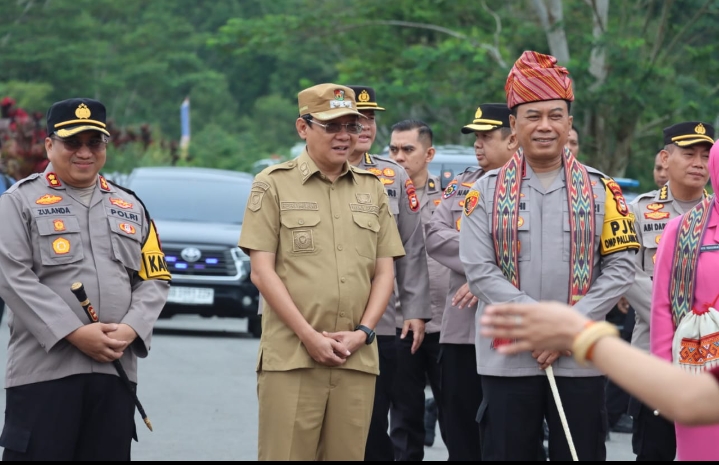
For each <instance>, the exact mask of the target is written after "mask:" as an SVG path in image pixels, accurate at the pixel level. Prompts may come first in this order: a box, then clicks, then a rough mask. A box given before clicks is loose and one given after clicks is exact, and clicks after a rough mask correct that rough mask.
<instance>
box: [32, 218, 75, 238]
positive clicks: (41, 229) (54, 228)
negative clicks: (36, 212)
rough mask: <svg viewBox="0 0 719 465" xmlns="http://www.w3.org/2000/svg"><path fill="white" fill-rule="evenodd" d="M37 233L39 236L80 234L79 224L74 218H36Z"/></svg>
mask: <svg viewBox="0 0 719 465" xmlns="http://www.w3.org/2000/svg"><path fill="white" fill-rule="evenodd" d="M36 221H37V232H38V234H40V235H41V236H52V235H55V234H66V233H75V232H80V222H79V221H78V220H77V218H76V217H74V216H63V217H59V218H38V219H37V220H36Z"/></svg>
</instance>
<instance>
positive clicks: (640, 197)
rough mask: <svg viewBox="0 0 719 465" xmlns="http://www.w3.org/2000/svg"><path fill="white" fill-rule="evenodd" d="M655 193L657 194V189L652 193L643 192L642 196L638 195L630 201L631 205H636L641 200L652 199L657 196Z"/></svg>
mask: <svg viewBox="0 0 719 465" xmlns="http://www.w3.org/2000/svg"><path fill="white" fill-rule="evenodd" d="M657 193H659V189H655V190H653V191H649V192H645V193H643V194H639V195H638V196H636V198H635V199H634V200H633V201H632V203H637V202H639V201H640V200H643V199H653V198H654V197H656V196H657Z"/></svg>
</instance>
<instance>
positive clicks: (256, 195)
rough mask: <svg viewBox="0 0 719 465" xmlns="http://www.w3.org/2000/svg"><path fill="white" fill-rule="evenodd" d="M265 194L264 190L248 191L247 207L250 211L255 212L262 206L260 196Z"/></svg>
mask: <svg viewBox="0 0 719 465" xmlns="http://www.w3.org/2000/svg"><path fill="white" fill-rule="evenodd" d="M264 196H265V192H264V191H262V192H258V191H252V192H250V199H249V200H248V201H247V208H249V209H250V210H251V211H253V212H256V211H258V210H259V209H260V208H262V197H264Z"/></svg>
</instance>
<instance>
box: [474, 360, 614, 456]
mask: <svg viewBox="0 0 719 465" xmlns="http://www.w3.org/2000/svg"><path fill="white" fill-rule="evenodd" d="M537 370H539V368H537ZM556 381H557V387H558V389H559V394H560V397H561V399H562V404H563V405H564V412H565V414H566V417H567V422H568V424H569V430H570V431H571V433H572V441H573V442H574V447H575V449H576V451H577V456H578V457H579V460H592V461H604V460H606V457H607V451H606V447H605V444H604V440H605V436H606V408H605V405H604V378H603V377H601V376H594V377H588V378H566V377H556ZM482 394H483V396H484V398H483V400H482V405H481V406H480V407H479V412H478V413H477V421H478V422H479V432H480V437H481V442H482V460H489V461H494V460H502V461H504V460H512V461H520V460H521V461H533V460H537V459H538V458H539V457H540V456H541V454H540V453H539V451H538V446H539V445H541V442H542V438H543V431H542V421H543V419H544V418H545V417H546V419H547V424H548V426H549V441H548V442H549V460H551V461H555V460H566V461H571V460H572V456H571V453H570V450H569V444H568V442H567V439H566V436H565V435H564V429H563V428H562V423H561V420H560V418H559V412H558V411H557V406H556V404H555V403H554V398H553V396H552V390H551V388H550V386H549V381H548V380H547V377H546V376H545V375H540V376H527V377H516V378H511V377H497V376H485V375H482Z"/></svg>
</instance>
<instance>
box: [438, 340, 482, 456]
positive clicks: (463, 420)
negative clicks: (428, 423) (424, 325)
mask: <svg viewBox="0 0 719 465" xmlns="http://www.w3.org/2000/svg"><path fill="white" fill-rule="evenodd" d="M441 347H442V348H441V353H440V367H441V372H442V381H441V386H440V387H441V390H442V408H443V409H444V414H443V415H444V426H445V432H446V435H445V436H446V440H445V445H446V446H447V452H449V458H448V459H447V460H449V461H450V462H476V461H479V460H482V448H481V445H480V441H479V425H478V424H477V419H476V416H477V411H478V410H479V406H480V404H481V403H482V378H481V377H480V376H479V375H478V374H477V353H476V351H475V348H474V345H472V344H441Z"/></svg>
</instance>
